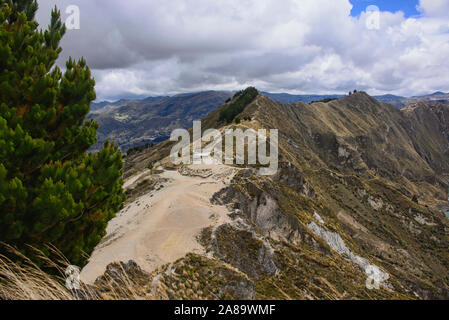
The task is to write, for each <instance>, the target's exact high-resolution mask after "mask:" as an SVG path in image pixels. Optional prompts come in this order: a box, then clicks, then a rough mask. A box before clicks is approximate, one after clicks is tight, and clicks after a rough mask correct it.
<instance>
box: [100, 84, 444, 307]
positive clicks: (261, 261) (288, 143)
mask: <svg viewBox="0 0 449 320" xmlns="http://www.w3.org/2000/svg"><path fill="white" fill-rule="evenodd" d="M227 107H228V104H225V105H223V106H221V107H220V108H218V109H217V110H214V111H212V112H211V113H210V114H209V115H208V116H207V117H206V118H205V119H204V120H203V129H204V130H205V129H207V128H218V129H219V130H220V131H224V130H226V129H227V128H235V127H240V128H242V129H245V128H254V129H259V128H266V129H272V128H276V129H279V155H280V158H279V170H278V172H277V173H276V174H275V175H274V176H260V175H259V174H258V172H259V171H258V170H257V168H255V167H252V166H247V167H244V166H243V167H242V166H238V167H236V166H232V169H233V170H236V172H235V174H234V176H233V178H232V181H230V182H228V181H227V180H225V179H222V178H216V179H217V180H219V181H220V183H223V186H222V188H221V190H220V191H218V192H217V193H215V194H214V195H213V197H212V198H211V199H210V202H209V205H210V206H211V208H217V207H223V206H225V207H226V208H227V210H228V217H229V219H230V220H228V222H225V223H223V224H218V225H217V224H214V223H210V225H209V227H206V228H205V229H203V230H202V231H200V230H198V231H197V241H198V243H199V244H201V247H202V248H204V251H203V252H194V253H191V254H187V255H186V256H185V257H184V258H180V259H178V260H176V261H165V262H166V264H160V265H159V266H157V267H155V268H153V269H151V270H150V269H146V271H147V274H146V275H145V277H146V278H145V279H146V280H145V283H148V286H143V287H141V289H142V290H144V291H146V292H147V293H148V294H149V295H151V296H152V297H153V298H163V299H164V298H171V299H173V298H209V299H216V298H256V299H353V298H361V299H414V298H419V299H435V298H445V299H447V298H449V272H448V266H449V250H448V249H449V246H448V243H449V220H448V219H447V218H446V217H445V215H444V214H443V211H442V210H445V209H449V205H448V203H447V201H446V200H447V193H446V191H447V189H448V184H449V153H448V146H449V135H448V127H447V124H448V121H447V119H448V116H449V107H448V106H445V105H435V106H431V105H427V104H424V103H418V104H416V105H414V106H410V107H409V108H405V109H403V110H397V109H396V108H394V107H393V106H391V105H388V104H384V103H381V102H379V101H377V100H375V99H373V98H371V97H369V96H368V95H367V94H365V93H363V92H359V93H356V94H354V95H351V96H347V97H344V98H342V99H339V100H335V101H331V102H329V103H314V104H305V103H295V104H282V103H278V102H274V101H272V100H270V99H269V98H267V97H266V96H264V95H261V94H260V95H259V96H258V97H257V98H256V99H255V100H254V101H253V102H252V103H251V104H249V105H248V106H246V108H245V109H244V110H243V112H242V113H241V115H240V118H241V119H244V118H245V117H246V116H250V117H251V120H250V121H242V122H241V123H240V124H238V125H236V124H227V125H226V124H224V123H220V122H219V121H218V120H219V115H220V111H221V110H222V109H224V108H227ZM172 145H173V143H171V142H168V141H167V142H163V143H161V144H159V145H157V146H156V147H155V148H154V149H153V150H150V151H145V152H141V153H138V154H134V155H131V156H129V157H127V159H126V162H127V163H126V172H125V177H128V181H130V184H129V186H130V189H129V190H128V194H129V195H131V197H130V198H129V201H130V205H134V206H137V205H138V203H140V201H142V199H143V197H149V198H148V199H149V200H148V201H149V202H148V205H149V206H151V204H152V202H151V195H153V194H154V197H157V192H163V191H162V190H163V189H162V190H156V191H154V190H153V189H152V187H151V186H150V187H148V182H147V183H144V182H143V181H141V182H140V183H137V180H136V179H139V176H140V175H141V174H142V172H143V171H144V168H146V167H147V166H148V163H150V162H151V163H153V164H154V166H155V168H157V170H158V172H153V175H150V177H151V179H159V178H158V174H156V173H160V174H161V175H162V176H163V175H165V174H166V173H164V172H169V171H170V170H173V169H177V170H179V172H180V173H184V174H186V173H187V174H190V175H192V174H193V175H196V176H197V177H199V179H200V180H199V181H198V185H201V183H202V182H200V181H203V182H204V183H209V182H210V181H208V180H207V179H209V177H210V175H209V174H208V173H207V171H206V172H205V171H200V172H196V173H195V171H193V172H192V170H193V169H191V168H189V166H180V167H176V166H173V165H172V164H171V163H170V162H169V161H168V159H167V158H166V156H167V155H168V152H169V150H170V148H171V146H172ZM219 166H224V165H219ZM224 167H226V166H224ZM217 168H218V165H217V166H215V167H214V168H211V169H210V170H212V172H213V171H214V170H217ZM167 170H168V171H167ZM211 174H213V173H211ZM203 175H204V176H203ZM202 176H203V177H202ZM173 183H176V182H173ZM150 185H152V184H151V183H150ZM136 199H137V200H136ZM139 199H140V200H139ZM184 207H185V206H184V205H183V204H182V201H181V203H179V204H178V207H177V206H176V205H175V207H174V208H172V210H176V208H179V209H180V210H181V209H182V208H184ZM142 210H144V211H145V210H147V211H148V214H151V208H147V209H142ZM214 210H215V209H214ZM212 211H213V210H212V209H211V212H212ZM121 214H123V215H126V214H127V213H126V212H123V213H121ZM184 214H188V215H191V216H192V218H193V217H194V216H195V215H196V214H197V212H196V210H195V209H192V208H190V209H186V211H184ZM165 240H166V241H168V239H165ZM148 254H149V258H151V253H148ZM93 259H95V257H94V258H93ZM109 262H112V261H109ZM374 280H375V281H374ZM99 281H100V282H101V278H100V280H99ZM371 281H373V282H371ZM373 283H374V288H373V287H372V286H371V284H373ZM150 284H151V285H150ZM376 286H377V287H376Z"/></svg>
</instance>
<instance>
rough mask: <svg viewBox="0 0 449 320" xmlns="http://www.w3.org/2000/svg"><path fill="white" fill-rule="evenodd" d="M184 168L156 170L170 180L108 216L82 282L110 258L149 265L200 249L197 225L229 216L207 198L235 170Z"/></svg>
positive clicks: (95, 274) (99, 271)
mask: <svg viewBox="0 0 449 320" xmlns="http://www.w3.org/2000/svg"><path fill="white" fill-rule="evenodd" d="M182 173H183V174H181V173H179V172H178V171H164V172H163V173H162V174H160V176H161V178H165V179H168V180H169V182H165V183H163V184H164V187H163V188H162V189H160V190H157V191H152V192H150V193H148V194H146V195H144V196H142V197H140V198H138V199H137V200H136V201H134V202H133V203H131V204H128V205H127V206H126V207H125V208H124V209H123V210H122V211H120V212H119V213H118V214H117V216H116V217H115V218H114V219H113V220H111V221H110V222H109V224H108V227H107V235H106V237H105V238H104V239H103V240H102V242H101V243H100V244H99V245H98V246H97V248H96V249H95V251H94V252H93V254H92V256H91V258H90V259H89V263H88V264H87V265H86V266H85V267H84V268H83V270H82V272H81V279H82V280H83V281H84V282H86V283H93V282H94V281H95V279H96V278H97V277H98V276H100V275H102V274H103V273H104V271H105V269H106V266H107V265H108V264H109V263H111V262H114V261H125V262H127V261H128V260H134V261H136V262H137V263H138V264H139V265H140V266H141V267H142V268H143V269H144V270H147V271H153V270H154V269H156V268H157V267H159V266H161V265H163V264H166V263H170V262H173V261H175V260H177V259H179V258H182V257H184V256H185V255H186V254H187V253H189V252H195V253H203V250H204V249H203V248H202V246H201V245H200V244H199V243H198V242H197V240H196V238H197V236H198V234H199V233H200V232H201V230H202V229H203V228H206V227H208V226H216V225H220V224H222V223H225V222H228V221H229V218H228V213H229V212H228V210H227V209H226V207H223V206H216V205H212V204H211V203H210V198H211V197H212V195H213V194H214V193H215V192H217V191H219V190H221V189H222V188H224V187H225V186H226V185H228V184H229V183H230V181H231V179H232V177H233V175H234V173H235V171H234V169H232V168H230V167H227V166H224V165H210V166H207V165H195V166H194V165H192V166H189V167H188V168H187V169H186V170H184V171H182ZM137 178H138V177H137ZM137 178H136V177H134V178H133V177H131V178H130V179H129V180H128V182H127V183H126V185H127V186H129V185H131V183H132V181H136V180H137ZM129 181H131V182H129Z"/></svg>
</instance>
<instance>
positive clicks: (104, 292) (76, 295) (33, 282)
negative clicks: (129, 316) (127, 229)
mask: <svg viewBox="0 0 449 320" xmlns="http://www.w3.org/2000/svg"><path fill="white" fill-rule="evenodd" d="M1 246H2V247H4V248H5V249H6V250H7V251H8V252H9V254H11V255H14V256H16V257H18V258H19V259H18V260H21V261H22V262H20V263H18V262H15V261H13V260H11V259H10V258H8V257H6V256H5V255H0V300H119V299H127V300H138V299H142V297H141V296H139V294H138V293H137V292H138V288H137V285H136V284H135V283H134V282H133V281H132V280H131V279H130V278H129V276H128V275H127V273H126V272H125V270H124V269H123V267H122V266H121V264H118V265H120V267H119V268H121V270H120V272H119V274H120V278H119V279H116V278H112V277H111V276H108V275H105V276H103V278H102V281H101V282H100V284H99V285H98V284H96V285H93V286H91V285H86V284H83V283H80V289H79V290H69V289H68V288H67V287H66V285H65V282H66V275H65V270H66V268H67V267H68V266H69V265H70V263H69V262H68V261H67V259H66V258H65V257H64V256H63V255H62V254H61V253H60V252H59V251H58V250H57V249H56V248H54V247H51V246H48V247H47V249H48V250H49V251H50V252H51V254H52V256H55V259H54V260H51V259H50V258H48V257H47V256H45V255H44V254H43V253H42V251H39V250H38V249H35V248H31V249H32V250H33V251H34V252H35V254H36V256H37V257H38V259H39V261H40V262H41V265H42V266H44V268H47V267H48V268H51V269H52V270H56V272H55V273H56V275H53V274H48V273H47V272H45V271H44V270H42V268H41V267H39V266H38V265H37V264H36V263H34V262H33V261H32V260H30V259H29V258H27V257H25V256H24V255H23V254H22V253H21V252H19V251H18V250H16V249H15V248H13V247H11V246H9V245H7V244H1ZM9 254H8V256H9Z"/></svg>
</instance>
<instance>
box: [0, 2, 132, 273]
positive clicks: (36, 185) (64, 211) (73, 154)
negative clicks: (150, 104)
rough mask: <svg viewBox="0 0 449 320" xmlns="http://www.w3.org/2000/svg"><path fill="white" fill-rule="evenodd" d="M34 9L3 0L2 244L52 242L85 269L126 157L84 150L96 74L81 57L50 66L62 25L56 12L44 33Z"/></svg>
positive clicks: (91, 131) (116, 196)
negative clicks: (60, 67)
mask: <svg viewBox="0 0 449 320" xmlns="http://www.w3.org/2000/svg"><path fill="white" fill-rule="evenodd" d="M36 11H37V2H36V1H34V0H20V1H19V0H14V1H4V0H0V242H4V243H7V244H9V245H12V246H14V247H16V248H18V249H19V250H21V251H22V252H23V253H24V254H26V255H29V256H33V252H34V251H33V250H32V249H29V247H28V245H31V246H33V247H35V248H36V249H41V250H42V251H43V252H44V253H46V254H48V253H49V252H48V249H47V247H46V246H47V245H48V244H52V245H53V246H55V247H56V248H57V249H59V251H60V252H62V253H63V254H64V255H65V256H66V257H67V259H68V260H69V261H70V262H71V263H73V264H76V265H78V266H80V267H82V266H83V265H84V264H85V263H86V256H85V253H87V254H88V255H89V254H90V253H91V252H92V251H93V249H94V248H95V246H96V245H97V244H98V243H99V242H100V240H101V238H102V237H103V236H104V235H105V234H106V225H107V223H108V221H109V220H110V219H112V218H113V217H114V216H115V213H116V212H117V211H118V210H120V209H121V208H122V207H123V201H124V200H125V195H124V193H123V188H122V185H123V181H122V178H121V177H122V167H123V161H122V154H121V153H120V151H119V149H118V148H117V147H116V146H115V145H113V144H110V143H109V142H106V143H105V145H104V148H103V149H102V150H101V151H100V152H97V153H87V150H88V149H89V148H90V147H91V146H92V145H93V144H95V143H96V141H97V138H96V136H97V129H98V124H97V123H96V122H94V121H93V120H90V121H86V116H87V115H88V113H89V106H90V103H91V102H92V101H93V100H95V91H94V86H95V81H94V79H93V78H92V76H91V72H90V70H89V68H88V66H87V65H86V61H85V60H84V59H83V58H82V59H81V60H79V61H78V62H76V61H74V60H72V59H71V58H70V59H69V60H68V61H67V63H66V70H65V71H64V73H63V72H62V71H61V70H60V69H59V67H58V66H56V65H55V63H56V61H57V59H58V56H59V54H60V53H61V51H62V49H61V47H60V46H59V42H60V40H61V38H62V37H63V35H64V33H65V31H66V27H65V25H64V23H63V22H62V21H61V17H60V12H59V11H58V10H56V9H55V10H54V11H53V12H52V14H51V22H50V25H49V27H48V29H47V30H43V31H40V27H39V26H38V23H37V22H36V20H35V14H36Z"/></svg>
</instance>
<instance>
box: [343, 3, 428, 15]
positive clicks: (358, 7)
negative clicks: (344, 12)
mask: <svg viewBox="0 0 449 320" xmlns="http://www.w3.org/2000/svg"><path fill="white" fill-rule="evenodd" d="M350 2H351V3H352V5H353V6H354V7H353V8H352V11H351V15H352V16H355V17H356V16H358V15H360V13H361V12H362V11H366V8H367V7H368V6H370V5H375V6H378V7H379V9H380V11H390V12H396V11H403V12H404V13H405V16H406V17H411V16H416V15H419V11H418V10H417V9H416V6H417V5H418V4H419V0H350Z"/></svg>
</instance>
